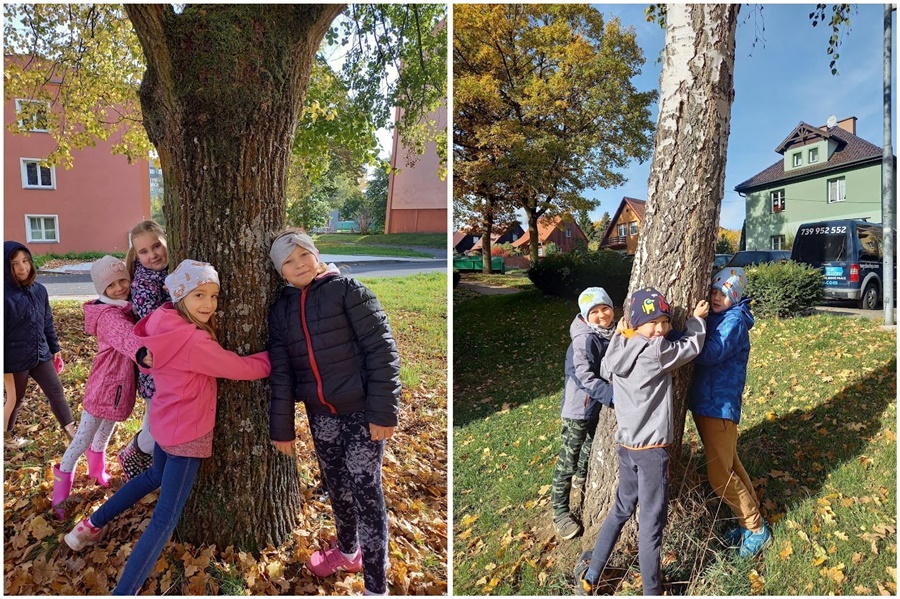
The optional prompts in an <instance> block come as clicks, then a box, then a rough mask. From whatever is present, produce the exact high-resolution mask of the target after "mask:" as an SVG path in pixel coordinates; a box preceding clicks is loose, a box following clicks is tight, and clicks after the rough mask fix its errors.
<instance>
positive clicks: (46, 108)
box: [16, 98, 50, 133]
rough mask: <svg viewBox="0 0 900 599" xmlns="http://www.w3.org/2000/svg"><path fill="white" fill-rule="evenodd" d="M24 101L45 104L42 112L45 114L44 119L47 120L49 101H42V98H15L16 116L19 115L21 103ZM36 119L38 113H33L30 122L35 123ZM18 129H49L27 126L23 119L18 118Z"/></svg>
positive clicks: (41, 130)
mask: <svg viewBox="0 0 900 599" xmlns="http://www.w3.org/2000/svg"><path fill="white" fill-rule="evenodd" d="M25 102H31V103H34V104H43V105H44V106H45V109H44V112H45V114H44V121H46V120H47V115H46V113H47V112H50V103H49V102H44V101H43V100H28V99H26V98H16V116H18V115H19V112H21V109H22V104H24V103H25ZM37 119H38V115H37V114H35V115H33V116H32V117H31V124H32V125H35V124H37ZM19 129H22V130H24V131H31V132H33V133H49V131H48V130H47V129H41V128H39V127H28V126H27V125H26V123H25V120H24V119H19Z"/></svg>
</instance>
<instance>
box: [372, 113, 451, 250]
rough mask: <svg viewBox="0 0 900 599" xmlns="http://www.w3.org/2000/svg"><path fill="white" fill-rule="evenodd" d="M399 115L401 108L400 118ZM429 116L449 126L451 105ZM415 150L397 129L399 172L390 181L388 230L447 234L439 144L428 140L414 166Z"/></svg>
mask: <svg viewBox="0 0 900 599" xmlns="http://www.w3.org/2000/svg"><path fill="white" fill-rule="evenodd" d="M399 118H400V109H399V108H398V109H397V119H396V120H399ZM426 118H427V119H428V120H434V121H436V122H437V127H438V128H439V129H440V128H444V129H446V127H447V107H446V106H444V105H441V107H440V108H438V110H437V111H435V112H432V113H431V114H429V115H428V116H427V117H426ZM411 152H413V150H412V149H411V148H409V147H407V146H406V145H404V144H403V142H402V140H401V139H400V136H399V134H398V133H397V129H396V128H394V145H393V150H392V151H391V166H392V167H395V168H397V169H399V171H394V172H392V173H391V176H390V179H389V181H388V201H387V212H386V215H385V219H384V220H385V223H384V232H385V233H447V230H448V229H447V205H448V203H449V202H448V201H447V195H448V194H447V181H446V180H443V181H442V180H441V179H440V178H439V177H438V167H439V165H440V159H439V158H438V154H437V144H436V143H435V142H430V143H428V145H427V146H426V148H425V154H424V155H422V156H419V157H418V159H417V161H416V163H415V164H414V165H413V166H411V167H410V166H407V162H408V158H409V156H410V153H411Z"/></svg>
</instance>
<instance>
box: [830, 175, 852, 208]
mask: <svg viewBox="0 0 900 599" xmlns="http://www.w3.org/2000/svg"><path fill="white" fill-rule="evenodd" d="M833 184H834V185H835V187H836V188H837V191H838V193H839V195H840V198H839V199H832V193H831V189H832V185H833ZM827 185H828V192H827V193H828V196H827V197H828V203H829V204H837V203H839V202H845V201H847V178H846V177H836V178H834V179H828V183H827Z"/></svg>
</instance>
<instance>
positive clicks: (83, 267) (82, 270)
mask: <svg viewBox="0 0 900 599" xmlns="http://www.w3.org/2000/svg"><path fill="white" fill-rule="evenodd" d="M444 253H445V254H446V252H444ZM441 259H442V258H441V257H440V256H438V257H435V258H405V257H400V256H348V255H344V254H320V255H319V260H321V261H322V262H325V263H326V264H329V263H331V262H334V263H335V264H337V265H338V266H340V265H342V264H348V265H352V264H377V263H387V264H389V263H396V262H434V261H435V260H441ZM443 260H446V257H444V258H443ZM91 264H93V262H82V263H81V264H68V265H65V266H60V267H59V268H41V269H39V270H38V272H39V273H43V274H70V275H79V274H90V271H91Z"/></svg>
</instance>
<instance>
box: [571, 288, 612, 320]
mask: <svg viewBox="0 0 900 599" xmlns="http://www.w3.org/2000/svg"><path fill="white" fill-rule="evenodd" d="M599 305H603V306H609V307H610V308H612V307H613V303H612V300H611V299H610V298H609V294H608V293H606V290H605V289H604V288H603V287H588V288H587V289H585V290H584V291H582V292H581V295H579V296H578V309H579V310H580V311H581V317H582V318H583V319H585V320H587V317H588V314H590V312H591V308H593V307H594V306H599Z"/></svg>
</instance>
